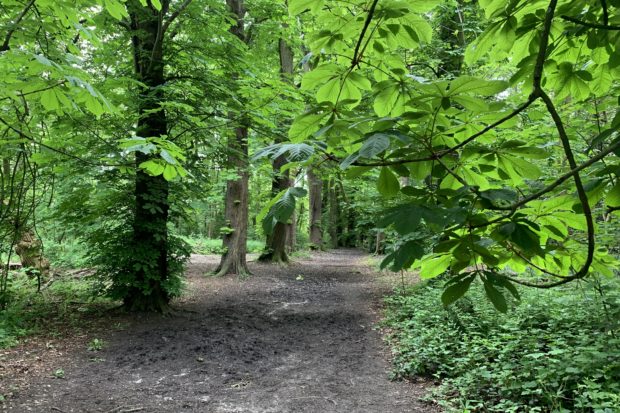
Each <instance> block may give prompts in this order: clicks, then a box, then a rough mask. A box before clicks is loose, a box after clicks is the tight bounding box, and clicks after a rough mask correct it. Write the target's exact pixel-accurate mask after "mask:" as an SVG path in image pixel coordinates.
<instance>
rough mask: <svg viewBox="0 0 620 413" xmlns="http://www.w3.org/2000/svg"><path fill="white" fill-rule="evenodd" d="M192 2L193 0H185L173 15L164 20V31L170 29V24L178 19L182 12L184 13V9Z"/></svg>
mask: <svg viewBox="0 0 620 413" xmlns="http://www.w3.org/2000/svg"><path fill="white" fill-rule="evenodd" d="M191 2H192V0H185V1H184V2H183V3H182V4H181V5H180V6H179V8H178V9H176V10H175V11H174V12H173V13H172V14H171V15H170V17H168V19H167V20H166V21H165V22H164V25H163V27H162V32H163V33H166V31H167V30H168V28H169V27H170V25H171V24H172V23H173V22H174V21H175V20H176V18H177V17H179V15H180V14H181V13H183V11H184V10H185V9H186V8H187V6H189V5H190V3H191Z"/></svg>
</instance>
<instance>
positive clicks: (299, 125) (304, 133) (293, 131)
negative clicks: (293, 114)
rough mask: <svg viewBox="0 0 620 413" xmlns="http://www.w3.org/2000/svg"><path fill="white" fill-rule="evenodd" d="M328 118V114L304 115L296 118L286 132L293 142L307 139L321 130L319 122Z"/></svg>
mask: <svg viewBox="0 0 620 413" xmlns="http://www.w3.org/2000/svg"><path fill="white" fill-rule="evenodd" d="M328 116H329V114H328V113H322V114H314V113H306V114H303V115H300V116H298V117H297V118H295V120H294V121H293V124H292V125H291V128H290V129H289V131H288V136H289V138H290V139H291V141H293V142H300V141H303V140H305V139H308V137H310V136H312V134H313V133H314V132H316V131H317V130H319V129H320V128H321V122H322V121H323V120H324V119H325V118H326V117H328Z"/></svg>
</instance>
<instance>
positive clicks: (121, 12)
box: [104, 0, 161, 20]
mask: <svg viewBox="0 0 620 413" xmlns="http://www.w3.org/2000/svg"><path fill="white" fill-rule="evenodd" d="M104 5H105V8H106V10H107V11H108V13H110V16H112V17H114V18H115V19H116V20H121V19H122V18H123V17H127V16H129V14H128V13H127V9H125V6H124V5H123V4H122V3H121V2H119V1H118V0H104ZM160 6H161V5H160Z"/></svg>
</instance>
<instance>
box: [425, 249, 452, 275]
mask: <svg viewBox="0 0 620 413" xmlns="http://www.w3.org/2000/svg"><path fill="white" fill-rule="evenodd" d="M451 261H452V254H443V255H431V256H429V258H426V259H424V260H423V261H422V263H421V269H420V277H421V278H424V279H428V278H434V277H437V276H438V275H440V274H443V273H444V272H445V271H446V270H447V269H448V267H449V266H450V262H451Z"/></svg>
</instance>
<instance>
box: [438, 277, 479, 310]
mask: <svg viewBox="0 0 620 413" xmlns="http://www.w3.org/2000/svg"><path fill="white" fill-rule="evenodd" d="M475 279H476V274H472V275H470V276H468V277H466V278H464V279H462V280H460V281H457V282H455V283H453V284H451V285H449V286H448V287H447V288H446V289H445V290H444V291H443V293H442V294H441V302H442V303H443V305H444V307H447V306H449V305H450V304H452V303H454V302H455V301H456V300H458V299H459V298H461V297H463V296H464V295H465V293H467V291H468V290H469V287H470V286H471V283H472V282H473V281H474V280H475Z"/></svg>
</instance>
